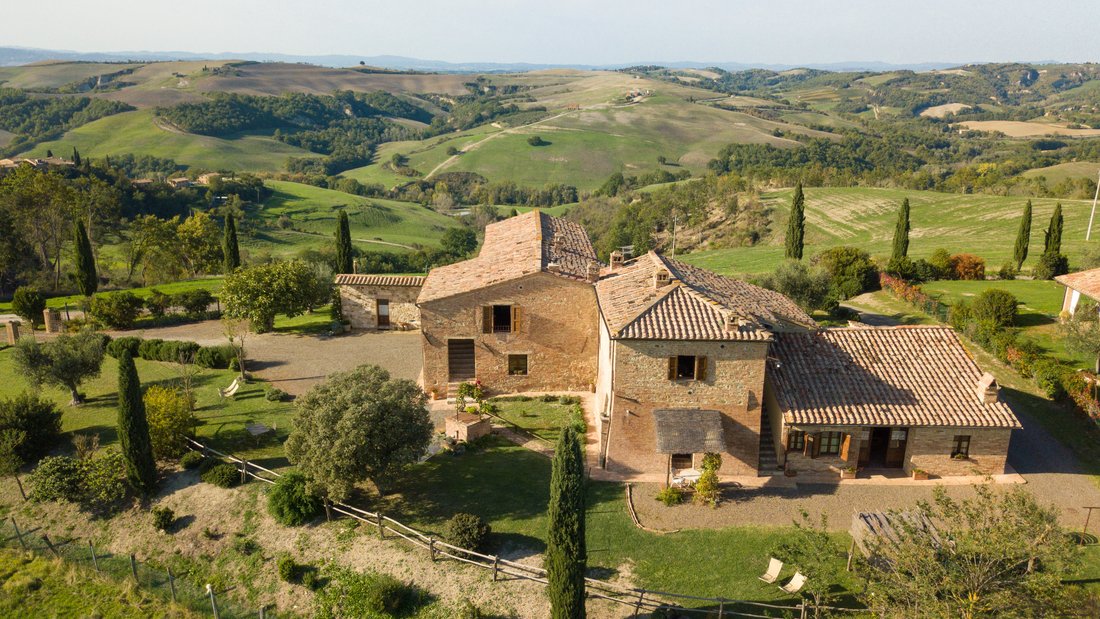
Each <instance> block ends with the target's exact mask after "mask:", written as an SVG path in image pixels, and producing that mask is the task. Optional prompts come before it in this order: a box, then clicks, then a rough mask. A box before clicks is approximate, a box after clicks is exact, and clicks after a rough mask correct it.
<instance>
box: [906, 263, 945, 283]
mask: <svg viewBox="0 0 1100 619" xmlns="http://www.w3.org/2000/svg"><path fill="white" fill-rule="evenodd" d="M941 278H942V271H940V270H939V269H937V268H936V267H935V266H934V265H933V264H932V263H931V262H929V261H927V260H925V259H924V258H920V259H919V260H914V261H913V279H915V280H916V281H918V282H930V281H933V280H937V279H941Z"/></svg>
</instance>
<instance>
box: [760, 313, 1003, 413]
mask: <svg viewBox="0 0 1100 619" xmlns="http://www.w3.org/2000/svg"><path fill="white" fill-rule="evenodd" d="M773 354H774V355H775V357H777V359H778V362H777V363H776V362H773V363H769V368H768V370H769V373H770V375H771V376H772V377H774V379H775V386H776V395H777V397H778V399H779V405H780V408H782V409H783V414H784V418H785V419H786V421H787V422H788V423H792V424H795V425H798V424H806V425H866V426H956V427H993V428H1019V427H1020V422H1019V421H1018V420H1017V419H1016V416H1015V415H1013V414H1012V410H1011V409H1009V407H1008V405H1006V404H1005V403H1004V402H1001V401H999V400H994V401H992V402H990V403H986V402H985V401H984V400H983V398H982V397H981V395H980V394H979V383H980V382H981V381H982V379H983V373H982V371H981V370H980V369H979V368H978V366H977V364H976V363H974V361H973V360H972V359H971V358H970V356H969V355H968V354H967V352H966V349H965V348H963V346H962V343H961V342H959V339H958V336H956V335H955V332H954V331H953V330H952V329H950V328H949V327H875V328H869V329H824V330H821V331H819V332H817V333H781V334H777V335H776V341H775V345H774V346H773Z"/></svg>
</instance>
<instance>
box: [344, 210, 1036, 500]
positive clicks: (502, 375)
mask: <svg viewBox="0 0 1100 619" xmlns="http://www.w3.org/2000/svg"><path fill="white" fill-rule="evenodd" d="M338 278H339V279H338V282H339V283H341V296H342V299H343V307H344V312H345V315H346V316H349V317H351V320H352V321H353V324H354V325H356V326H357V327H360V328H386V325H385V324H384V322H385V321H383V320H382V314H383V311H384V310H382V309H381V308H382V307H383V306H388V309H387V310H385V311H388V312H389V315H388V323H389V326H390V327H391V328H392V327H393V325H394V321H395V318H394V316H395V312H397V311H398V310H397V308H398V307H400V308H401V310H400V311H401V312H402V313H404V312H406V311H407V312H408V315H411V314H413V312H412V309H413V306H412V301H411V299H413V298H414V291H415V309H416V310H418V312H419V327H420V329H421V333H422V336H423V354H424V364H423V370H422V375H421V383H422V385H423V387H424V388H425V390H426V391H428V392H430V393H432V394H433V395H434V396H435V397H445V396H446V395H447V394H448V393H452V392H453V391H454V390H455V388H456V386H457V384H458V383H460V382H462V381H468V380H473V379H475V378H476V379H478V380H480V381H481V382H482V384H483V387H484V388H485V389H486V390H487V391H488V392H490V393H505V392H517V391H564V390H589V391H592V392H594V395H595V398H594V400H595V411H593V413H594V414H593V419H594V424H593V425H594V427H593V428H591V430H590V431H591V432H592V435H593V437H594V438H595V439H596V440H597V441H598V448H599V451H598V453H599V458H598V466H600V467H602V468H603V469H605V470H606V471H607V472H608V473H609V474H612V475H617V476H620V477H622V478H624V479H626V478H632V477H641V476H650V477H652V476H655V475H658V476H664V477H665V478H666V479H668V480H670V481H671V480H673V479H676V478H683V479H690V478H691V477H692V476H693V475H697V474H698V472H697V469H698V467H699V466H700V464H701V461H702V457H703V455H704V454H705V453H708V452H716V453H720V454H721V455H722V468H721V470H720V471H719V472H720V473H721V474H722V475H725V476H757V475H769V474H781V472H782V471H784V470H785V471H787V472H789V473H797V472H818V473H821V472H830V473H834V474H835V473H839V472H841V471H844V470H847V469H855V468H874V469H878V468H882V469H888V468H895V469H900V470H903V471H905V472H906V473H908V472H911V471H913V470H914V469H920V470H922V471H925V472H927V473H929V474H930V475H934V476H946V475H970V474H1001V473H1004V472H1005V466H1006V460H1007V454H1008V444H1009V440H1010V438H1011V434H1012V430H1013V429H1016V428H1019V427H1020V424H1019V421H1017V419H1016V417H1015V416H1014V415H1013V413H1012V411H1011V410H1010V409H1009V408H1008V406H1007V405H1006V404H1005V403H1004V402H1002V401H1001V400H1000V399H999V397H998V387H997V384H996V382H995V381H994V379H993V377H992V375H989V374H983V372H982V371H981V370H980V369H979V368H978V366H977V364H975V363H974V361H973V360H972V359H971V358H970V357H969V356H968V354H967V353H966V350H965V349H964V348H963V346H962V344H961V342H960V341H959V340H958V338H957V337H956V336H955V334H954V332H953V331H951V330H950V329H949V328H946V327H864V326H855V327H848V328H828V329H823V328H819V327H817V326H816V324H815V322H814V321H813V319H812V318H811V317H810V316H808V315H807V314H806V313H805V312H803V311H802V310H801V309H800V308H799V307H798V306H797V305H796V304H795V303H794V302H792V301H791V300H790V299H788V298H786V297H784V296H783V295H781V294H779V293H776V292H773V291H770V290H765V289H763V288H760V287H758V286H754V285H751V284H748V283H746V282H742V281H739V280H736V279H733V278H730V277H725V276H721V275H717V274H715V273H712V272H710V271H707V270H705V269H701V268H699V267H695V266H692V265H689V264H686V263H683V262H680V261H677V260H674V259H671V258H668V257H665V256H662V255H660V254H657V253H655V252H649V253H647V254H645V255H641V256H638V257H636V258H633V259H629V260H625V259H624V258H623V256H622V255H621V254H620V253H619V252H613V253H612V255H611V260H610V264H609V265H604V264H601V262H600V261H599V260H598V258H597V256H596V252H595V250H594V249H593V247H592V244H591V241H590V240H589V238H588V235H587V233H586V232H585V231H584V229H583V228H582V227H581V226H579V225H578V224H576V223H573V222H569V221H566V220H564V219H560V218H557V217H552V216H549V215H546V214H543V213H540V212H539V211H537V210H536V211H532V212H529V213H526V214H523V215H519V216H516V217H512V218H510V219H507V220H505V221H502V222H498V223H495V224H492V225H490V226H488V227H487V228H486V231H485V241H484V244H483V247H482V249H481V251H480V253H479V254H478V256H477V257H475V258H472V259H470V260H466V261H464V262H459V263H456V264H452V265H448V266H443V267H439V268H436V269H432V270H431V272H430V273H429V274H428V276H427V277H426V278H423V279H422V281H420V280H419V278H395V277H392V276H375V275H340V276H338ZM383 301H384V302H385V303H384V304H383V303H382V302H383ZM407 322H408V323H410V324H416V321H415V320H414V319H413V318H409V319H408V320H407Z"/></svg>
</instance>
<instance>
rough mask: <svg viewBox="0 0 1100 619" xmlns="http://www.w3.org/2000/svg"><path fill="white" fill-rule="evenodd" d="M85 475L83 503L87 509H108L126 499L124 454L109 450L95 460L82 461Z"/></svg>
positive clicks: (94, 458) (116, 450)
mask: <svg viewBox="0 0 1100 619" xmlns="http://www.w3.org/2000/svg"><path fill="white" fill-rule="evenodd" d="M81 464H82V465H83V474H84V480H83V484H84V490H83V494H84V496H83V498H82V503H83V504H84V505H85V506H86V507H92V508H100V509H102V508H106V507H108V506H110V505H113V504H115V503H117V502H118V501H121V500H122V499H123V498H125V497H126V479H125V477H124V475H125V473H124V471H125V470H126V465H125V460H124V458H123V457H122V452H121V451H119V450H118V449H107V450H105V451H104V452H103V453H101V454H99V455H98V456H95V457H93V458H88V459H85V460H81Z"/></svg>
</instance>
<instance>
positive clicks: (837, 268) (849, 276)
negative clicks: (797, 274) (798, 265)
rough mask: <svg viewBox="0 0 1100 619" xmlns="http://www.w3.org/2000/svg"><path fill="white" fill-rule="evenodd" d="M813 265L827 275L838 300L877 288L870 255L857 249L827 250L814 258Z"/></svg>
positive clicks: (834, 248)
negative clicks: (823, 270)
mask: <svg viewBox="0 0 1100 619" xmlns="http://www.w3.org/2000/svg"><path fill="white" fill-rule="evenodd" d="M813 264H814V265H816V266H820V267H821V268H823V269H825V271H826V272H828V273H829V277H830V279H831V280H832V290H833V295H834V296H835V297H836V298H837V299H838V300H839V299H850V298H852V297H854V296H856V295H859V294H862V293H864V292H867V291H869V290H875V289H877V288H878V269H877V268H876V267H875V263H874V262H873V261H872V260H871V255H870V254H868V253H867V252H865V251H863V250H862V249H859V248H858V247H847V246H841V247H832V248H829V249H827V250H825V251H823V252H821V253H820V254H817V255H816V256H814V258H813Z"/></svg>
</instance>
